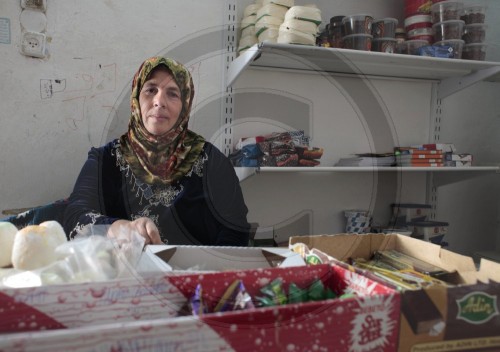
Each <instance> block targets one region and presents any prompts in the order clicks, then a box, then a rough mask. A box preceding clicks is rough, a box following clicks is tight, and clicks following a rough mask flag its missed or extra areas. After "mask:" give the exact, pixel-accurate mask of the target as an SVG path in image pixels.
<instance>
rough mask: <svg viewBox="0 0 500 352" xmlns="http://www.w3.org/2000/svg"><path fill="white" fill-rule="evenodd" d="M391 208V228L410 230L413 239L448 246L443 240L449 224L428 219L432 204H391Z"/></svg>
mask: <svg viewBox="0 0 500 352" xmlns="http://www.w3.org/2000/svg"><path fill="white" fill-rule="evenodd" d="M391 207H392V219H391V223H390V225H391V227H396V228H403V229H408V230H409V231H411V233H412V234H411V237H415V238H418V239H422V240H425V241H429V242H432V243H436V244H441V245H446V242H444V241H443V240H444V236H445V235H446V234H447V233H448V226H449V224H448V222H446V221H434V220H429V219H428V216H429V215H430V210H431V205H430V204H418V203H397V204H391ZM393 232H394V231H393Z"/></svg>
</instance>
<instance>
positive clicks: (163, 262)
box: [137, 245, 305, 272]
mask: <svg viewBox="0 0 500 352" xmlns="http://www.w3.org/2000/svg"><path fill="white" fill-rule="evenodd" d="M300 265H305V263H304V260H303V259H302V258H301V256H300V255H298V254H297V253H294V252H292V251H290V250H289V249H288V248H277V247H223V246H221V247H215V246H180V245H149V246H147V247H146V248H145V250H144V253H143V255H142V257H141V259H140V260H139V263H138V266H137V269H138V270H139V271H140V272H149V271H158V270H160V271H172V270H176V271H178V270H190V271H221V270H238V269H257V268H272V267H277V266H280V267H286V266H300Z"/></svg>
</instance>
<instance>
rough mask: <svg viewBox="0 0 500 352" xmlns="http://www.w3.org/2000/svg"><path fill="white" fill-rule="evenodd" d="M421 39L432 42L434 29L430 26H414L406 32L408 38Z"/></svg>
mask: <svg viewBox="0 0 500 352" xmlns="http://www.w3.org/2000/svg"><path fill="white" fill-rule="evenodd" d="M415 39H422V40H427V41H428V42H429V43H434V31H433V30H432V27H429V28H416V29H412V30H411V31H409V32H408V40H415Z"/></svg>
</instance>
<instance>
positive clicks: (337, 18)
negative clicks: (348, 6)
mask: <svg viewBox="0 0 500 352" xmlns="http://www.w3.org/2000/svg"><path fill="white" fill-rule="evenodd" d="M344 17H345V16H333V17H332V18H330V24H331V25H332V26H338V25H341V24H342V20H343V19H344Z"/></svg>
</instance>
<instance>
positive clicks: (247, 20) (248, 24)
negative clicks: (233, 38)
mask: <svg viewBox="0 0 500 352" xmlns="http://www.w3.org/2000/svg"><path fill="white" fill-rule="evenodd" d="M261 7H262V4H260V3H257V2H256V3H254V4H250V5H248V6H247V7H245V10H244V11H243V18H242V19H241V23H240V28H241V31H240V40H239V42H238V51H237V52H238V55H239V54H241V53H243V52H244V51H245V50H247V49H249V48H250V47H251V46H252V45H254V44H256V43H257V41H258V39H257V35H256V31H255V22H256V20H257V11H258V10H259V9H260V8H261Z"/></svg>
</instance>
